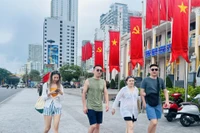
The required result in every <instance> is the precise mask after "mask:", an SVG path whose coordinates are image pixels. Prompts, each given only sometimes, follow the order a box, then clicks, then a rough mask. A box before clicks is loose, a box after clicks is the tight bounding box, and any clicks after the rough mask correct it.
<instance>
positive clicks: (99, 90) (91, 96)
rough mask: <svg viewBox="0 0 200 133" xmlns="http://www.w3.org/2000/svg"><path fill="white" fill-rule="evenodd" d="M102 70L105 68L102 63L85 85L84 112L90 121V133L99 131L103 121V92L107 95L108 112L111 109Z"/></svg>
mask: <svg viewBox="0 0 200 133" xmlns="http://www.w3.org/2000/svg"><path fill="white" fill-rule="evenodd" d="M102 72H103V70H102V67H101V66H100V65H96V66H94V68H93V73H94V77H92V78H88V79H87V80H86V81H85V84H84V87H83V93H82V102H83V112H84V113H85V114H87V116H88V119H89V123H90V127H89V129H88V133H99V131H100V124H101V123H102V121H103V103H102V101H103V94H104V97H105V103H106V112H107V111H108V110H109V98H108V90H107V88H106V83H105V81H104V80H103V79H101V75H102ZM86 94H87V103H86Z"/></svg>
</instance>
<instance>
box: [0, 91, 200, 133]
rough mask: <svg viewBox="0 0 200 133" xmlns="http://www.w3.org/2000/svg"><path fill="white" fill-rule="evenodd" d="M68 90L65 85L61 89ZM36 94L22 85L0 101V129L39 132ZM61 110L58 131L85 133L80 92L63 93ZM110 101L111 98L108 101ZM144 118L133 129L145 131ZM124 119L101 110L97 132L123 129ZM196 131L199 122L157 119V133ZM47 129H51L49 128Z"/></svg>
mask: <svg viewBox="0 0 200 133" xmlns="http://www.w3.org/2000/svg"><path fill="white" fill-rule="evenodd" d="M66 91H69V90H68V89H65V92H66ZM37 97H38V95H37V93H36V89H24V90H22V91H21V92H19V93H18V94H17V95H15V96H13V97H12V98H11V99H10V100H8V101H6V102H3V103H2V104H0V133H42V131H43V127H44V124H43V116H42V115H41V114H39V113H38V112H36V111H35V110H34V104H35V102H36V99H37ZM62 104H63V114H62V117H61V123H60V132H59V133H87V128H88V126H89V124H88V120H87V117H86V115H84V114H83V112H82V103H81V97H80V95H79V96H77V95H69V94H65V97H64V99H63V102H62ZM110 105H112V102H110ZM148 123H149V122H148V120H147V118H146V115H145V114H140V115H139V117H138V121H137V122H136V124H135V133H147V130H146V129H147V125H148ZM124 130H125V123H124V121H123V119H122V118H121V116H120V114H119V111H117V113H116V114H115V115H114V116H112V115H111V112H110V111H109V112H108V113H104V123H103V124H102V126H101V133H124ZM170 132H175V133H199V132H200V125H197V124H196V125H193V126H191V127H188V128H185V127H182V125H181V124H180V123H179V121H178V120H177V121H174V122H171V123H169V122H167V121H166V120H165V118H162V119H161V120H160V121H159V125H158V130H157V133H170ZM50 133H53V132H52V130H51V131H50Z"/></svg>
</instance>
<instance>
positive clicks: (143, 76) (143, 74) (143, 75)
mask: <svg viewBox="0 0 200 133" xmlns="http://www.w3.org/2000/svg"><path fill="white" fill-rule="evenodd" d="M144 44H145V43H144V1H143V0H142V45H143V47H142V48H143V52H142V53H143V62H144V63H143V73H142V79H144V78H145V69H146V67H145V66H146V60H145V59H146V58H145V47H146V46H145V45H144Z"/></svg>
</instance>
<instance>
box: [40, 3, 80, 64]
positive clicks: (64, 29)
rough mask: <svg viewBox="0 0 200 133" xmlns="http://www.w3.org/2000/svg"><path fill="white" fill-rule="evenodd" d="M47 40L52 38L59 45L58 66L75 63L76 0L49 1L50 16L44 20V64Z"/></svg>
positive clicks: (76, 44) (76, 32)
mask: <svg viewBox="0 0 200 133" xmlns="http://www.w3.org/2000/svg"><path fill="white" fill-rule="evenodd" d="M61 22H62V23H61ZM47 40H54V41H55V43H54V44H56V45H58V46H59V47H58V48H59V57H58V60H59V61H58V67H61V66H62V65H63V64H77V49H78V0H52V1H51V18H46V19H45V22H44V45H43V46H44V47H43V51H44V54H43V62H44V64H47V63H48V62H47V61H48V60H47V48H48V45H49V44H48V43H47ZM45 49H46V50H45Z"/></svg>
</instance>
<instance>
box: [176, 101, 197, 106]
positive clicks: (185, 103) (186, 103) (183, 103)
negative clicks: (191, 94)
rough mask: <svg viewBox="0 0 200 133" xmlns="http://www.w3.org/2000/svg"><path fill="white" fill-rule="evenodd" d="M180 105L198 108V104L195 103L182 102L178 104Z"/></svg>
mask: <svg viewBox="0 0 200 133" xmlns="http://www.w3.org/2000/svg"><path fill="white" fill-rule="evenodd" d="M180 104H181V105H196V106H197V107H198V106H199V105H198V104H196V103H192V102H182V103H180Z"/></svg>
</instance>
